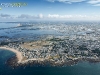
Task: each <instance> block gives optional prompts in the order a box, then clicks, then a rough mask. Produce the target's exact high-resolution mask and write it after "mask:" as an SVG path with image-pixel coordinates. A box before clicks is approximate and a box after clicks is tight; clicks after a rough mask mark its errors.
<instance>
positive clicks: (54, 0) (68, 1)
mask: <svg viewBox="0 0 100 75" xmlns="http://www.w3.org/2000/svg"><path fill="white" fill-rule="evenodd" d="M47 1H49V2H56V1H57V2H63V3H69V4H71V3H75V2H83V1H85V0H47Z"/></svg>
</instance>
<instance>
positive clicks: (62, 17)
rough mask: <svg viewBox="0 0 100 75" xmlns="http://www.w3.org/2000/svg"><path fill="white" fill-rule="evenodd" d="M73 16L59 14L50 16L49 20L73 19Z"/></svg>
mask: <svg viewBox="0 0 100 75" xmlns="http://www.w3.org/2000/svg"><path fill="white" fill-rule="evenodd" d="M72 17H73V16H72V15H58V14H53V15H51V14H49V15H48V18H56V19H64V18H72Z"/></svg>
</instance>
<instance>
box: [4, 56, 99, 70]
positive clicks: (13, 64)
mask: <svg viewBox="0 0 100 75" xmlns="http://www.w3.org/2000/svg"><path fill="white" fill-rule="evenodd" d="M84 61H86V62H89V63H100V59H90V58H79V59H76V60H71V61H65V62H62V63H55V62H54V61H50V60H44V61H39V60H30V61H28V62H26V63H18V58H17V57H16V55H15V56H13V57H12V58H9V59H8V60H7V61H6V65H7V66H9V67H11V68H12V69H15V68H18V67H23V68H25V67H27V66H30V67H32V66H35V67H38V66H42V67H46V66H50V67H64V66H73V65H76V64H77V63H79V62H84Z"/></svg>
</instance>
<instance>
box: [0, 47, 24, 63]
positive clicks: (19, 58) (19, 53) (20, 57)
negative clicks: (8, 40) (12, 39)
mask: <svg viewBox="0 0 100 75" xmlns="http://www.w3.org/2000/svg"><path fill="white" fill-rule="evenodd" d="M0 49H4V50H9V51H12V52H14V53H15V54H16V57H17V59H18V63H21V62H22V59H23V56H22V53H21V52H19V51H17V50H15V49H13V48H9V47H0Z"/></svg>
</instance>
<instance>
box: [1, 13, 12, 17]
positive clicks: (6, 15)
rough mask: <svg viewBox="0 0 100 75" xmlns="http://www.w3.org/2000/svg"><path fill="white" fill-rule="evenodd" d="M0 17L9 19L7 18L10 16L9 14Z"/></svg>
mask: <svg viewBox="0 0 100 75" xmlns="http://www.w3.org/2000/svg"><path fill="white" fill-rule="evenodd" d="M0 17H2V18H9V17H11V15H9V14H0Z"/></svg>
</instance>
